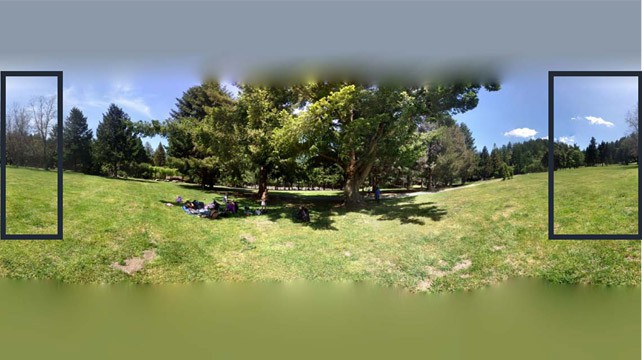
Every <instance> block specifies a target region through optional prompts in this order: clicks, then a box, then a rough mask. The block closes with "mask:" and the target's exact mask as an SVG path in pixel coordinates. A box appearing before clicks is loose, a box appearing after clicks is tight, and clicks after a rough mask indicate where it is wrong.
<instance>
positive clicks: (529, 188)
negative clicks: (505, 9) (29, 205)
mask: <svg viewBox="0 0 642 360" xmlns="http://www.w3.org/2000/svg"><path fill="white" fill-rule="evenodd" d="M600 170H601V171H606V172H613V173H617V174H622V175H614V176H615V178H616V179H620V178H624V177H626V176H636V175H635V174H637V169H636V168H626V169H624V168H621V167H608V168H604V169H600ZM575 171H576V172H578V174H581V173H582V172H584V171H587V170H586V169H579V170H567V171H564V172H560V173H559V174H556V179H560V180H563V179H564V178H565V176H567V175H568V176H569V179H571V180H570V181H573V180H572V178H573V176H572V175H574V172H575ZM54 174H55V173H53V172H51V173H45V172H42V171H37V170H25V169H8V174H7V178H8V179H9V178H11V179H15V180H12V181H18V182H20V183H28V182H30V181H36V182H38V183H42V182H44V181H45V180H46V179H45V178H46V177H47V176H50V177H51V178H52V179H53V178H54V176H55V175H54ZM558 175H559V177H558ZM64 181H65V182H64V219H65V228H64V240H63V241H2V242H0V276H2V277H11V278H20V279H35V278H38V279H58V280H61V281H65V282H80V283H104V282H107V283H113V282H122V281H124V282H134V283H167V282H192V281H230V280H231V281H239V280H241V281H290V280H301V279H306V280H318V281H369V282H374V283H377V284H380V285H385V286H397V287H401V288H405V289H408V290H411V291H430V292H438V291H453V290H461V289H474V288H479V287H483V286H486V285H489V284H493V283H497V282H500V281H503V280H505V279H508V278H510V277H519V276H528V277H539V278H544V279H547V280H550V281H553V282H557V283H573V284H577V283H581V284H601V285H630V286H636V285H639V283H640V243H639V242H637V241H549V240H547V219H548V218H547V204H548V202H547V175H546V174H545V173H541V174H531V175H524V176H516V177H515V178H514V179H513V180H510V181H499V182H497V181H494V182H486V183H481V184H479V185H477V186H473V187H469V188H462V189H457V190H454V191H448V192H441V193H436V194H427V195H420V196H416V197H405V198H397V199H385V200H383V201H382V202H381V204H380V205H375V204H373V203H370V205H369V206H368V207H367V208H365V209H363V210H360V211H353V212H348V211H346V210H345V209H344V208H342V207H340V206H339V198H337V197H333V196H331V194H327V195H326V194H316V193H310V194H308V192H305V191H303V192H287V191H281V192H271V193H270V194H271V195H270V200H269V208H270V210H271V211H270V213H269V214H267V215H262V216H252V217H247V218H245V217H238V218H225V219H218V220H205V219H200V218H197V217H194V216H189V215H186V214H185V213H184V212H183V210H182V209H181V208H179V207H168V206H166V205H165V203H166V202H170V201H173V199H174V198H176V196H178V195H181V196H182V197H183V198H184V199H194V198H196V199H199V200H201V201H205V202H209V201H210V200H211V199H212V197H217V198H219V199H220V197H221V195H222V193H220V192H217V193H211V192H203V191H201V190H199V189H198V188H196V187H193V186H188V185H182V184H174V183H166V182H152V181H139V180H118V179H106V178H101V177H95V176H87V175H82V174H75V173H65V180H64ZM560 188H561V187H560V186H559V185H558V189H560ZM24 189H33V188H26V187H25V188H24ZM25 191H27V190H25ZM29 191H31V190H29ZM224 191H229V192H230V196H231V197H232V198H233V199H234V198H236V199H239V200H240V203H241V206H244V205H251V206H258V205H259V203H258V201H256V200H254V199H252V198H249V197H246V196H248V195H249V192H248V191H235V190H232V189H228V188H226V189H225V190H224ZM631 191H635V189H632V190H631ZM23 195H24V196H25V197H28V196H31V194H28V193H25V194H23ZM311 195H312V196H311ZM319 195H322V196H319ZM579 196H583V195H582V194H580V195H579ZM299 204H307V205H308V207H309V208H310V209H311V217H312V221H311V223H310V224H301V223H297V222H294V221H292V213H293V212H294V210H295V208H296V207H297V206H298V205H299ZM8 205H9V206H10V207H11V206H13V205H11V204H8ZM9 211H12V210H11V209H9ZM149 249H155V251H156V253H157V255H158V256H157V257H156V258H155V259H154V260H152V261H151V262H149V263H147V264H146V265H145V268H144V269H143V270H142V271H140V272H138V273H135V274H134V275H132V276H129V275H126V274H124V273H123V272H120V271H118V270H115V269H113V268H111V266H110V264H112V263H115V262H117V263H123V261H124V260H125V259H129V258H132V257H139V256H141V254H142V253H143V251H145V250H149Z"/></svg>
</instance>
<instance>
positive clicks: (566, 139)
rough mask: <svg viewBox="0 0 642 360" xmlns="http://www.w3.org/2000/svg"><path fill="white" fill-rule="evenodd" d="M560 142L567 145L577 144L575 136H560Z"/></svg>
mask: <svg viewBox="0 0 642 360" xmlns="http://www.w3.org/2000/svg"><path fill="white" fill-rule="evenodd" d="M560 142H561V143H564V144H567V145H573V144H575V136H560Z"/></svg>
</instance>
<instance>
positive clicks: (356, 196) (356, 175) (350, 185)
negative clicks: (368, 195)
mask: <svg viewBox="0 0 642 360" xmlns="http://www.w3.org/2000/svg"><path fill="white" fill-rule="evenodd" d="M373 164H374V161H372V162H369V163H367V164H362V165H361V166H359V164H358V163H357V159H356V156H355V154H354V152H353V153H352V157H351V160H350V163H349V164H348V166H347V168H346V183H345V186H344V188H343V194H344V197H345V206H346V207H348V208H355V207H359V206H361V205H363V203H364V199H363V196H362V195H361V193H360V192H359V187H360V186H361V184H362V183H363V181H364V180H365V179H366V178H367V177H368V175H369V174H370V170H371V169H372V166H373Z"/></svg>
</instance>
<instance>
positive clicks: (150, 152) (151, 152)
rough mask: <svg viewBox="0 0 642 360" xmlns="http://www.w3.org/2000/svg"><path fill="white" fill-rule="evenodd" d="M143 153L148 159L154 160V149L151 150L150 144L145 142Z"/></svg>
mask: <svg viewBox="0 0 642 360" xmlns="http://www.w3.org/2000/svg"><path fill="white" fill-rule="evenodd" d="M145 153H146V154H147V157H148V158H150V159H153V158H154V148H152V144H150V143H149V141H145Z"/></svg>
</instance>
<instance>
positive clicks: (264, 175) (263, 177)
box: [257, 165, 268, 197]
mask: <svg viewBox="0 0 642 360" xmlns="http://www.w3.org/2000/svg"><path fill="white" fill-rule="evenodd" d="M267 181H268V168H267V166H266V165H261V168H260V169H259V193H258V194H257V195H258V196H259V197H261V196H263V193H264V192H265V190H266V189H267Z"/></svg>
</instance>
